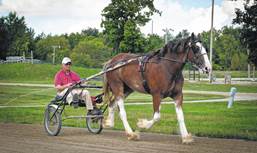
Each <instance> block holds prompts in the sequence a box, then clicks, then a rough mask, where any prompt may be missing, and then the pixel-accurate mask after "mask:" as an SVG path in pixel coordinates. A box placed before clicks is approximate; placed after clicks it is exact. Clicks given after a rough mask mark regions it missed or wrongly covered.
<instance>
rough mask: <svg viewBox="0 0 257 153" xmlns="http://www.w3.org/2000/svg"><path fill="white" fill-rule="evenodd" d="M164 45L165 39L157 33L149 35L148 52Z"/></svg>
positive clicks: (146, 47)
mask: <svg viewBox="0 0 257 153" xmlns="http://www.w3.org/2000/svg"><path fill="white" fill-rule="evenodd" d="M163 46H164V41H163V39H162V38H161V37H160V36H159V35H156V34H153V35H148V37H147V38H146V45H145V50H146V51H147V52H149V51H155V50H157V49H159V48H161V47H163Z"/></svg>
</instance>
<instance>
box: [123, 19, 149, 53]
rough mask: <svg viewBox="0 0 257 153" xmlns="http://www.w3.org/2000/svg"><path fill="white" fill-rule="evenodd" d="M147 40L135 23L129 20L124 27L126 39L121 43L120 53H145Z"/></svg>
mask: <svg viewBox="0 0 257 153" xmlns="http://www.w3.org/2000/svg"><path fill="white" fill-rule="evenodd" d="M144 42H145V39H144V38H143V36H142V35H141V32H140V30H139V28H137V26H136V24H135V22H133V21H131V20H128V21H127V22H126V24H125V26H124V39H123V40H122V41H121V45H120V52H131V53H138V52H144V44H145V43H144Z"/></svg>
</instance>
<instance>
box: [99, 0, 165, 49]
mask: <svg viewBox="0 0 257 153" xmlns="http://www.w3.org/2000/svg"><path fill="white" fill-rule="evenodd" d="M154 13H159V14H160V12H159V10H157V9H156V8H155V7H154V5H153V0H112V2H111V3H110V4H109V5H108V6H107V7H105V8H104V9H103V11H102V16H103V20H102V23H101V26H102V27H103V28H104V31H103V32H104V34H105V35H106V36H107V42H108V43H109V44H110V45H111V46H112V47H113V50H114V53H118V52H119V48H120V43H121V41H122V40H124V31H125V25H127V26H128V25H131V26H135V27H136V28H137V27H138V26H143V25H145V24H146V23H147V22H148V21H149V20H150V16H152V15H153V14H154ZM127 22H133V24H131V23H127ZM131 29H133V28H131ZM134 30H136V29H135V28H134ZM131 33H132V32H131Z"/></svg>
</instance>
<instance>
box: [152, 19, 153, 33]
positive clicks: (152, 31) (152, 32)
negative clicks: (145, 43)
mask: <svg viewBox="0 0 257 153" xmlns="http://www.w3.org/2000/svg"><path fill="white" fill-rule="evenodd" d="M152 35H153V20H152Z"/></svg>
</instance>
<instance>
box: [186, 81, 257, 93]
mask: <svg viewBox="0 0 257 153" xmlns="http://www.w3.org/2000/svg"><path fill="white" fill-rule="evenodd" d="M231 87H236V88H237V92H246V93H256V92H257V85H256V84H252V85H239V84H233V85H231V84H209V83H204V82H201V83H200V82H195V83H188V82H185V84H184V88H183V89H185V90H200V91H221V92H229V91H230V88H231Z"/></svg>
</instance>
